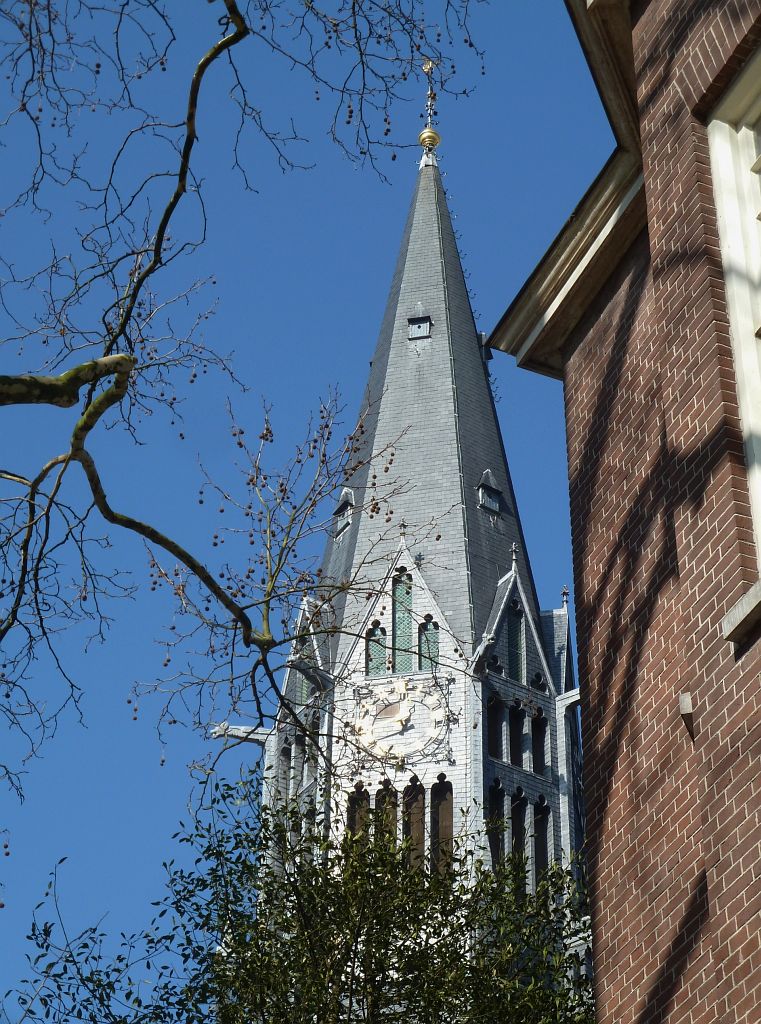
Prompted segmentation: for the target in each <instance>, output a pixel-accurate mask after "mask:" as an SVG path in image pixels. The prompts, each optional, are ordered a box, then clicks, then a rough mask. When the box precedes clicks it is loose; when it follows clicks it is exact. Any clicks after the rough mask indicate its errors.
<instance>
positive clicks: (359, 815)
mask: <svg viewBox="0 0 761 1024" xmlns="http://www.w3.org/2000/svg"><path fill="white" fill-rule="evenodd" d="M369 818H370V794H369V793H368V792H367V790H366V789H365V784H364V782H357V783H355V784H354V791H353V792H352V793H349V801H348V813H347V815H346V828H347V830H348V831H349V832H350V833H351V835H353V836H367V826H368V823H369Z"/></svg>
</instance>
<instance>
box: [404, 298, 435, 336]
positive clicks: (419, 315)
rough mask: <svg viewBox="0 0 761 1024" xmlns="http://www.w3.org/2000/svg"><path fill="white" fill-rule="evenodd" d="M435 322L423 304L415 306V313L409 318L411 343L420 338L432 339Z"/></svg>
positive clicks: (408, 332)
mask: <svg viewBox="0 0 761 1024" xmlns="http://www.w3.org/2000/svg"><path fill="white" fill-rule="evenodd" d="M432 327H433V320H432V319H431V315H430V313H428V312H427V310H426V309H425V307H424V306H423V303H422V302H418V303H417V305H416V306H415V312H414V313H413V315H412V316H410V317H408V318H407V337H408V338H409V340H410V341H417V340H418V339H419V338H430V336H431V328H432Z"/></svg>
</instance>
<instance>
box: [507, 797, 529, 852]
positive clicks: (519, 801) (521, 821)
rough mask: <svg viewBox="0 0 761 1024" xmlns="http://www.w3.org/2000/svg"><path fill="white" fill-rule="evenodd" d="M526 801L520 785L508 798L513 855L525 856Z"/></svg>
mask: <svg viewBox="0 0 761 1024" xmlns="http://www.w3.org/2000/svg"><path fill="white" fill-rule="evenodd" d="M527 805H528V801H527V800H526V797H525V796H524V794H523V790H522V789H521V787H520V786H518V788H517V789H516V791H515V792H514V793H513V795H512V798H511V800H510V825H511V829H512V833H513V856H515V857H525V856H526V807H527Z"/></svg>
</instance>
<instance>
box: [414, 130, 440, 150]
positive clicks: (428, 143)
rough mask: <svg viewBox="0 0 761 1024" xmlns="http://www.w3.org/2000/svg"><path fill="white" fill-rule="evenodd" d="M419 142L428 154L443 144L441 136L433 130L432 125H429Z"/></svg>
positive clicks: (419, 137)
mask: <svg viewBox="0 0 761 1024" xmlns="http://www.w3.org/2000/svg"><path fill="white" fill-rule="evenodd" d="M418 142H419V143H420V145H421V146H422V147H423V149H424V150H425V151H426V153H431V152H433V150H434V149H436V147H437V146H438V144H439V143H440V142H441V136H440V135H439V133H438V132H437V131H436V129H435V128H431V126H430V125H427V126H426V127H425V128H424V129H423V130H422V132H421V133H420V134H419V135H418Z"/></svg>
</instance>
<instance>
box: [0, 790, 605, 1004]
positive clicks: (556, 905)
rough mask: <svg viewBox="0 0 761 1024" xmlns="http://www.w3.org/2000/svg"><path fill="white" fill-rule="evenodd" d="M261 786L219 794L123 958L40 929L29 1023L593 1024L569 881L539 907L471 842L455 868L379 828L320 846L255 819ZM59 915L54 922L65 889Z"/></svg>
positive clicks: (47, 926) (301, 831) (262, 815)
mask: <svg viewBox="0 0 761 1024" xmlns="http://www.w3.org/2000/svg"><path fill="white" fill-rule="evenodd" d="M257 792H258V780H253V781H252V782H249V783H240V784H237V785H234V786H230V785H226V784H217V785H216V786H215V787H214V793H213V797H212V799H211V800H210V802H209V805H208V807H207V809H206V811H205V812H203V813H202V814H200V815H199V816H198V817H197V818H196V820H195V821H194V823H193V825H192V827H191V828H189V829H188V830H185V831H183V832H182V833H181V834H180V836H179V841H180V842H181V843H182V844H183V845H185V846H186V847H188V848H189V850H190V852H191V853H192V855H194V857H195V861H194V863H193V866H192V867H180V866H178V865H176V864H175V863H173V862H170V863H169V864H168V865H167V872H168V881H167V894H166V895H165V897H164V898H163V899H162V900H161V901H159V903H157V904H156V906H157V907H158V911H157V916H156V918H155V919H154V921H153V922H152V924H151V925H150V926H149V927H148V928H147V929H146V930H145V931H144V932H142V933H140V934H137V935H131V936H125V935H122V936H121V940H120V941H119V943H118V946H117V947H116V952H115V953H114V952H107V950H108V949H110V948H112V947H111V944H110V940H109V937H108V936H107V935H106V934H104V932H103V931H102V930H101V929H100V928H99V927H93V928H90V929H87V930H85V931H84V932H82V933H81V934H78V935H76V936H68V935H67V933H66V931H65V928H64V927H63V923H62V922H61V921H60V918H59V920H58V921H57V922H56V921H52V922H51V921H41V920H38V921H36V922H35V924H34V927H33V929H32V936H31V937H32V939H33V942H34V944H35V947H36V953H35V955H34V956H33V957H31V958H30V964H31V969H32V970H31V975H30V978H29V979H28V980H27V981H26V982H24V983H23V985H22V987H21V989H20V990H19V992H18V993H17V995H16V1000H17V1005H18V1007H19V1009H20V1014H21V1015H20V1016H19V1014H18V1013H17V1012H16V1011H14V1015H11V1013H10V1010H9V1009H8V1008H7V1007H6V1019H7V1020H9V1021H13V1022H14V1024H21V1021H22V1020H32V1019H41V1018H44V1019H47V1020H50V1021H52V1022H61V1024H63V1022H66V1024H68V1022H71V1021H91V1022H93V1024H100V1022H113V1024H116V1022H119V1024H180V1022H182V1024H201V1022H207V1021H209V1020H216V1021H219V1022H220V1024H259V1022H261V1024H314V1022H315V1021H318V1022H320V1024H344V1022H346V1024H348V1022H355V1021H356V1022H360V1021H361V1022H367V1024H375V1022H378V1024H380V1022H383V1024H385V1022H393V1021H399V1022H401V1021H406V1022H409V1024H433V1022H436V1024H439V1022H441V1021H447V1022H448V1024H487V1022H489V1024H494V1022H496V1024H500V1022H504V1024H508V1022H509V1024H591V1022H592V1020H593V1016H592V1009H591V990H590V981H589V979H588V977H587V976H586V974H585V972H584V971H583V969H582V968H583V955H582V954H583V952H584V950H585V949H586V948H587V945H588V943H589V934H588V922H587V918H586V916H585V903H584V897H583V892H582V890H581V889H580V887H579V885H578V883H577V881H576V880H575V876H574V872H573V871H571V870H569V869H563V868H561V867H559V866H552V867H550V868H549V869H548V871H547V872H546V874H545V876H544V878H543V879H542V881H541V883H540V884H539V886H538V888H537V891H536V893H531V892H527V891H526V873H525V865H523V864H521V863H520V862H517V861H514V860H508V861H506V862H505V863H503V864H500V865H498V866H497V867H496V868H495V869H493V870H492V869H490V868H487V867H486V866H485V865H484V864H483V863H482V862H481V860H480V859H479V857H478V854H477V850H478V848H479V844H478V843H477V842H474V840H473V837H464V838H463V840H462V842H461V844H460V846H459V850H458V852H457V853H456V855H455V856H454V857H453V859H452V861H451V864H450V866H449V869H448V870H446V871H443V872H441V873H439V872H437V871H431V872H428V871H426V870H422V869H419V868H411V867H410V866H409V862H408V861H409V858H408V856H407V853H408V851H407V850H406V849H405V847H404V846H401V847H399V846H397V845H396V843H395V842H392V841H391V840H390V839H389V837H388V834H387V830H386V829H385V828H384V827H379V828H376V829H375V831H374V832H373V833H362V832H361V833H359V834H357V835H353V836H352V835H348V834H347V835H345V837H344V838H343V839H341V840H338V841H337V840H336V839H334V838H332V837H326V836H325V833H324V832H323V830H322V829H321V828H320V827H319V826H318V825H317V824H314V823H310V822H309V821H308V820H304V819H303V818H300V817H299V815H298V812H297V811H295V810H292V811H291V813H290V815H288V816H282V815H273V814H272V813H270V812H268V811H266V810H264V811H262V809H261V808H260V806H259V803H258V799H257V797H256V793H257ZM50 900H51V901H52V904H53V906H55V905H56V893H55V887H53V889H52V891H51V896H50Z"/></svg>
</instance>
